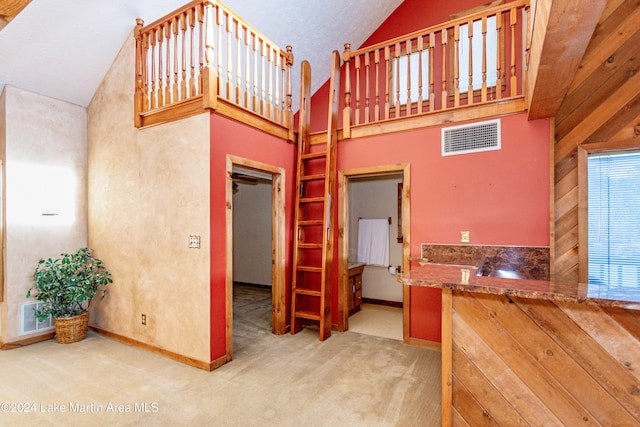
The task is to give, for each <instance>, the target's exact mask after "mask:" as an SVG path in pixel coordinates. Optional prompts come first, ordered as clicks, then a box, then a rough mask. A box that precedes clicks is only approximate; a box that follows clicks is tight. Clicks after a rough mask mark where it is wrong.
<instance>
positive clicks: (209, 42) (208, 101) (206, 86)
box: [202, 1, 218, 110]
mask: <svg viewBox="0 0 640 427" xmlns="http://www.w3.org/2000/svg"><path fill="white" fill-rule="evenodd" d="M214 7H216V6H215V5H214V4H213V3H212V2H210V1H207V2H205V4H204V18H205V25H204V32H205V35H204V61H205V62H204V67H203V69H202V85H203V90H202V95H203V96H202V102H203V106H204V108H211V109H212V110H215V109H216V107H217V106H218V73H217V71H216V69H215V68H214V66H213V58H214V56H213V55H214V51H213V23H214V20H213V8H214Z"/></svg>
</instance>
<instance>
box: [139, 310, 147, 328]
mask: <svg viewBox="0 0 640 427" xmlns="http://www.w3.org/2000/svg"><path fill="white" fill-rule="evenodd" d="M140 320H141V322H142V324H143V325H145V326H147V315H146V314H144V313H143V314H142V318H141V319H140Z"/></svg>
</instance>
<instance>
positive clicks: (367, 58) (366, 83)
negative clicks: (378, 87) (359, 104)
mask: <svg viewBox="0 0 640 427" xmlns="http://www.w3.org/2000/svg"><path fill="white" fill-rule="evenodd" d="M370 62H371V52H367V53H365V55H364V86H365V95H364V122H365V123H369V122H370V121H371V118H370V116H369V115H370V114H371V110H370V107H369V98H370V96H371V81H370V79H369V73H371V66H370V65H371V64H370Z"/></svg>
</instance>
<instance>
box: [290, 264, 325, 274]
mask: <svg viewBox="0 0 640 427" xmlns="http://www.w3.org/2000/svg"><path fill="white" fill-rule="evenodd" d="M296 269H297V270H298V271H306V272H309V273H322V268H321V267H310V266H307V265H299V266H297V267H296Z"/></svg>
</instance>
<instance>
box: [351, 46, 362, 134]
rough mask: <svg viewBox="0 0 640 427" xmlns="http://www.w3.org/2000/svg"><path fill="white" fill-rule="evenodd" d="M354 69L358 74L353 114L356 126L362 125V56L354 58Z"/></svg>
mask: <svg viewBox="0 0 640 427" xmlns="http://www.w3.org/2000/svg"><path fill="white" fill-rule="evenodd" d="M354 59H355V61H354V63H353V64H354V68H355V73H356V108H355V109H354V112H353V118H354V122H355V124H356V125H359V124H360V55H356V57H355V58H354Z"/></svg>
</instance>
